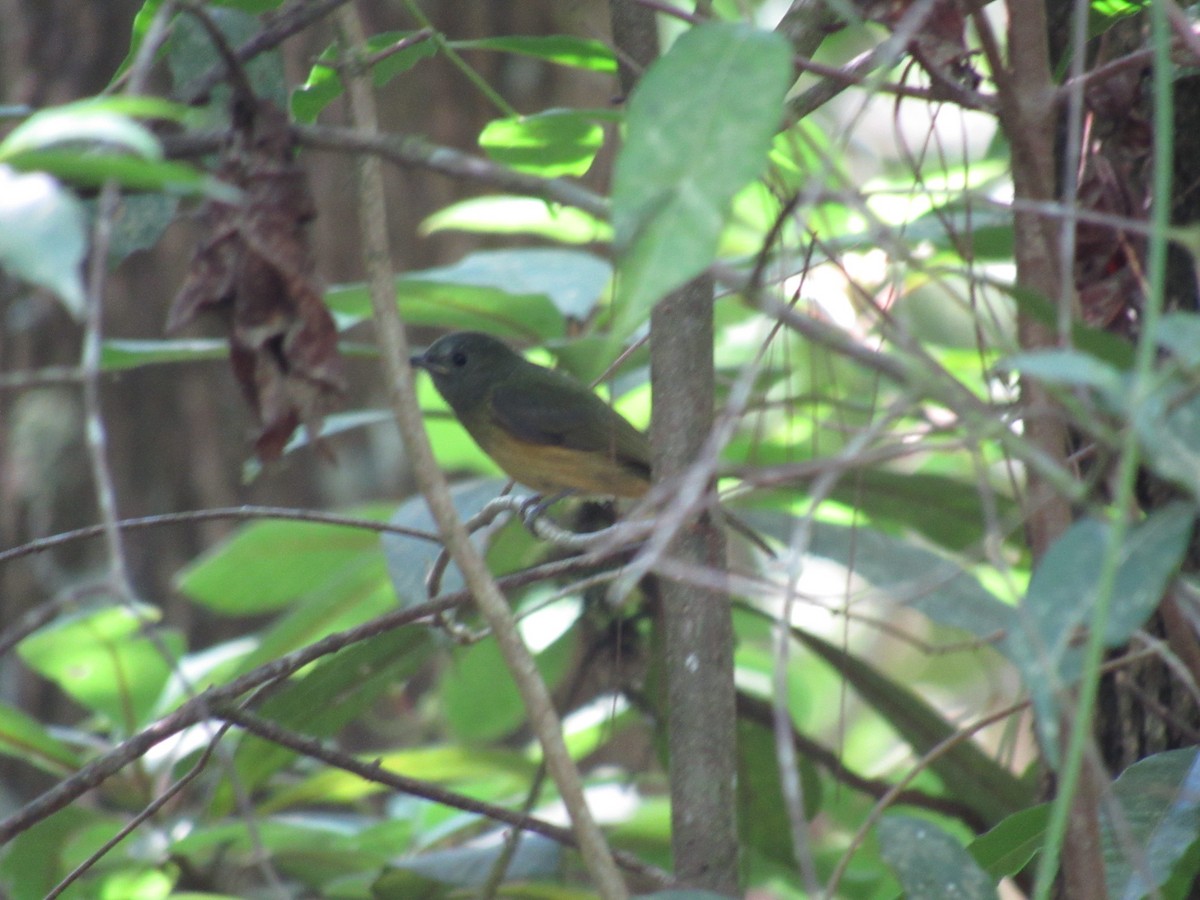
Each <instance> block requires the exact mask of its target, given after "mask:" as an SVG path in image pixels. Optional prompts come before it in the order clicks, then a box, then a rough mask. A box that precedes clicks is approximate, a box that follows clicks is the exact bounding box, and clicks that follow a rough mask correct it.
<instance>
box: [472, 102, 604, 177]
mask: <svg viewBox="0 0 1200 900" xmlns="http://www.w3.org/2000/svg"><path fill="white" fill-rule="evenodd" d="M603 145H604V129H603V128H601V127H600V126H599V125H598V124H596V123H595V122H594V121H592V115H591V114H589V113H587V112H585V111H583V110H577V109H551V110H547V111H546V112H542V113H538V114H536V115H532V116H520V117H518V118H510V119H494V120H493V121H491V122H489V123H488V124H487V125H485V126H484V128H483V131H482V132H480V134H479V146H480V147H481V148H483V151H484V152H485V153H486V154H487V155H488V156H490V157H491V158H492V159H494V160H495V161H496V162H498V163H501V164H502V165H505V166H508V167H509V168H511V169H516V170H517V171H518V172H528V173H529V174H531V175H539V176H541V177H542V178H558V177H559V176H562V175H584V174H586V173H587V170H588V169H590V168H591V166H592V160H593V159H595V158H596V153H597V152H598V151H599V150H600V148H601V147H602V146H603Z"/></svg>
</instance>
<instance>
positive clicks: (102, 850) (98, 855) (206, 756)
mask: <svg viewBox="0 0 1200 900" xmlns="http://www.w3.org/2000/svg"><path fill="white" fill-rule="evenodd" d="M229 728H230V726H229V725H227V724H226V725H222V726H220V727H219V728H218V729H217V730H216V733H215V734H214V735H213V736H212V739H211V740H210V741H209V742H208V746H206V747H205V748H204V752H203V753H201V754H200V757H199V758H198V759H197V760H196V762H195V763H193V764H192V767H191V768H190V769H188V771H187V772H185V773H184V774H183V775H182V776H180V777H179V779H177V780H176V781H175V783H174V784H172V785H171V786H170V787H168V788H167V789H166V790H165V791H163V792H162V793H161V794H159V795H158V796H157V797H155V798H154V800H153V801H151V802H150V803H148V804H146V806H145V807H144V808H143V809H142V811H141V812H139V813H138V814H137V815H136V816H134V817H133V818H131V819H130V820H129V821H128V822H126V823H125V824H124V825H123V826H121V828H120V830H119V831H117V833H116V834H114V835H113V836H112V837H111V838H109V839H108V840H107V841H105V842H104V843H103V844H101V845H100V846H99V847H98V848H96V850H95V851H94V852H93V853H92V854H91V855H89V856H88V858H87V859H85V860H84V861H83V862H81V863H80V864H79V865H77V866H76V867H75V868H74V869H72V870H71V871H70V872H69V873H68V874H67V876H66V877H65V878H63V880H62V881H60V882H59V883H58V884H56V885H55V886H54V888H53V889H52V890H51V891H50V892H49V893H47V894H46V896H45V897H44V898H43V900H54V898H55V897H59V896H61V895H62V893H63V891H65V890H66V889H67V888H69V887H70V886H71V885H72V884H73V883H75V882H76V881H78V880H79V879H80V878H81V877H82V876H83V875H84V874H86V873H87V871H88V870H89V869H91V868H92V866H94V865H95V864H96V863H98V862H99V861H100V860H102V859H103V858H104V857H105V856H107V855H108V853H109V852H110V851H111V850H112V849H113V848H114V847H116V846H117V844H119V843H121V841H123V840H125V838H127V837H129V835H131V834H132V833H133V832H134V831H135V830H136V829H137V828H138V827H139V826H140V825H141V824H142V823H143V822H145V821H147V820H148V819H150V817H151V816H153V815H154V814H155V813H157V812H158V811H159V810H160V809H162V808H163V807H164V806H166V805H167V804H168V803H169V802H171V800H172V799H173V798H174V797H175V796H176V795H178V794H179V793H180V792H181V791H182V790H183V789H184V788H185V787H187V786H188V785H189V784H191V783H192V782H193V781H195V780H196V777H197V776H198V775H199V774H200V773H201V772H203V771H204V769H205V767H206V766H207V765H208V761H209V760H210V759H211V758H212V755H213V751H214V750H215V749H216V747H217V744H218V743H219V742H220V740H221V738H222V737H223V736H224V735H225V733H226V732H227V731H229Z"/></svg>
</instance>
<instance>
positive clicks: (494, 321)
mask: <svg viewBox="0 0 1200 900" xmlns="http://www.w3.org/2000/svg"><path fill="white" fill-rule="evenodd" d="M610 275H611V270H610V269H609V266H608V263H606V262H605V261H604V260H602V259H599V258H598V257H596V256H593V255H592V254H590V253H584V252H582V251H579V250H561V249H516V250H490V251H481V252H479V253H472V254H470V255H469V256H466V257H464V258H463V259H462V260H460V261H459V262H457V263H455V264H454V265H451V266H444V267H441V268H436V269H425V270H422V271H417V272H409V273H406V274H405V275H403V276H401V277H399V278H397V279H396V294H397V301H398V303H399V307H400V313H401V315H402V316H403V317H404V320H405V321H406V322H407V323H408V324H409V325H429V326H434V327H440V328H447V329H451V330H457V329H473V330H477V331H487V332H489V333H491V334H495V335H497V336H498V337H502V338H508V339H515V340H522V341H530V342H541V341H546V340H550V339H552V338H560V337H563V335H564V334H565V333H566V320H565V318H564V317H570V318H577V319H584V318H586V317H587V315H588V314H589V313H590V311H591V309H592V308H593V306H594V305H595V304H596V302H597V300H598V299H599V297H600V296H601V294H602V292H603V290H604V288H605V286H606V285H607V283H608V280H609V277H610ZM325 300H326V302H327V303H328V304H329V307H330V309H331V310H332V311H333V312H334V314H335V315H336V316H338V317H339V324H340V325H341V326H342V327H343V328H344V327H347V326H348V325H349V324H350V323H353V322H355V321H361V320H362V319H365V318H368V317H369V316H370V314H371V300H370V295H369V293H368V292H367V289H366V287H365V286H364V285H347V286H343V287H337V288H333V289H332V290H330V291H328V292H327V293H326V295H325Z"/></svg>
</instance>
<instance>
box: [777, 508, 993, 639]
mask: <svg viewBox="0 0 1200 900" xmlns="http://www.w3.org/2000/svg"><path fill="white" fill-rule="evenodd" d="M762 521H764V520H762V519H760V518H759V517H757V516H755V517H754V524H755V525H756V526H757V525H759V524H760V522H762ZM774 521H776V522H778V521H779V520H774ZM790 527H791V524H790V521H786V520H785V528H784V529H782V530H781V529H778V528H769V529H768V533H769V534H774V535H775V536H776V537H780V538H781V539H783V540H784V541H787V540H790V531H789V530H790ZM809 552H810V553H812V554H813V555H815V556H821V557H825V558H827V559H832V560H835V561H837V562H839V563H841V564H842V565H844V566H847V567H850V568H852V569H853V571H854V574H855V575H857V576H859V577H861V578H865V579H866V580H867V581H868V582H870V584H872V585H873V586H874V587H875V588H877V589H878V590H881V591H885V592H887V593H889V594H891V595H892V596H893V597H894V598H895V599H896V600H897V601H898V602H902V603H904V604H905V605H907V606H911V607H912V608H914V609H917V610H919V611H920V612H922V613H923V614H924V615H926V616H928V617H929V618H931V619H933V620H934V621H935V622H937V623H938V624H940V625H948V626H950V627H951V628H959V629H961V630H963V631H966V632H968V633H970V634H973V635H975V636H976V637H980V638H993V637H995V636H996V634H998V633H1000V632H1003V631H1004V630H1005V629H1006V628H1008V626H1009V624H1010V622H1011V619H1012V612H1013V611H1012V608H1011V607H1009V606H1007V605H1005V604H1004V603H1002V602H1000V600H998V599H996V597H995V596H994V595H993V594H991V593H990V592H989V591H988V590H987V589H986V588H984V587H983V586H982V585H981V584H980V583H979V582H978V581H977V580H976V579H975V578H974V576H972V575H971V574H970V573H969V572H967V571H966V570H965V569H963V568H962V567H961V566H959V565H958V564H957V563H955V562H953V561H952V560H950V559H947V558H946V557H944V556H939V555H938V554H936V553H934V552H932V551H931V550H926V549H925V548H924V547H921V546H918V545H917V544H915V543H913V542H911V541H908V540H904V539H901V538H895V537H892V536H890V535H887V534H884V533H883V532H880V531H878V530H876V529H873V528H848V527H845V526H842V525H834V524H831V523H828V522H818V523H816V524H815V527H814V529H813V533H812V540H811V542H810V545H809Z"/></svg>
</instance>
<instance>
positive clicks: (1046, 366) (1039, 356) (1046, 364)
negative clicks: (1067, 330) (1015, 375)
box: [1002, 350, 1128, 408]
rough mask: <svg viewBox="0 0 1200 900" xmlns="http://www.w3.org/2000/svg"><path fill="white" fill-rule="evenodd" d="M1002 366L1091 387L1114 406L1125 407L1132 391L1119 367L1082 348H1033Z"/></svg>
mask: <svg viewBox="0 0 1200 900" xmlns="http://www.w3.org/2000/svg"><path fill="white" fill-rule="evenodd" d="M1002 367H1003V368H1005V369H1011V370H1015V371H1018V372H1020V373H1021V374H1022V375H1023V376H1026V377H1028V378H1036V379H1037V380H1038V381H1041V382H1044V383H1046V384H1054V385H1061V386H1063V387H1082V388H1091V389H1092V390H1095V391H1097V392H1098V393H1099V394H1100V395H1101V396H1102V397H1103V398H1104V399H1105V400H1107V401H1108V402H1109V403H1110V404H1111V405H1112V406H1113V407H1115V408H1120V407H1121V406H1123V405H1124V404H1123V402H1122V401H1123V400H1124V398H1125V397H1126V396H1127V394H1128V389H1127V386H1126V380H1125V377H1124V375H1123V374H1122V373H1121V371H1120V370H1119V369H1116V368H1115V367H1113V366H1112V365H1110V364H1109V363H1107V362H1105V361H1104V360H1102V359H1099V358H1097V357H1095V356H1092V355H1091V354H1089V353H1083V352H1081V351H1079V350H1030V351H1028V352H1025V353H1016V354H1014V355H1012V356H1010V357H1008V358H1007V359H1005V360H1004V362H1003V364H1002Z"/></svg>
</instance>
